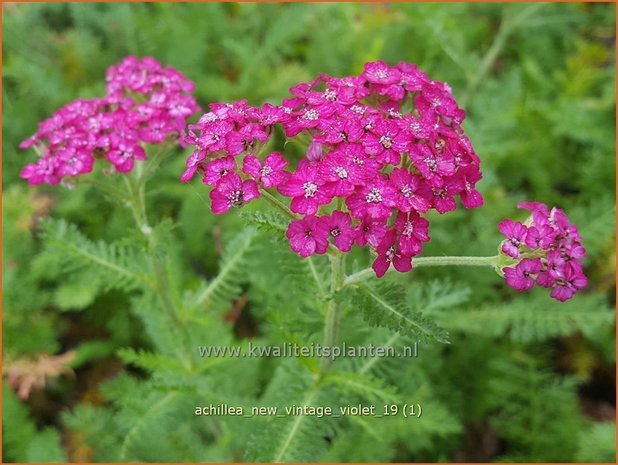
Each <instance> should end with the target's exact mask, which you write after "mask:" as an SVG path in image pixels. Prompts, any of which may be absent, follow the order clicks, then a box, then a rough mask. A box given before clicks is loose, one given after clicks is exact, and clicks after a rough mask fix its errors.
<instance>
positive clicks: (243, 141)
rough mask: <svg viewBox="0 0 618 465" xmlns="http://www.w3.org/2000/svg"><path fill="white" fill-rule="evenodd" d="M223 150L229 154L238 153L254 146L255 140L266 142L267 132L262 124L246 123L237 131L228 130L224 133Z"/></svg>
mask: <svg viewBox="0 0 618 465" xmlns="http://www.w3.org/2000/svg"><path fill="white" fill-rule="evenodd" d="M225 137H226V141H225V150H226V152H227V153H228V154H230V155H238V154H240V153H242V152H244V151H246V150H251V149H253V148H254V147H255V142H256V141H258V142H262V143H263V142H266V141H267V140H268V134H267V133H266V132H265V131H264V130H263V129H262V126H260V125H258V124H255V123H248V124H246V125H245V126H243V127H242V128H241V129H240V130H239V131H230V132H228V133H227V134H226V136H225Z"/></svg>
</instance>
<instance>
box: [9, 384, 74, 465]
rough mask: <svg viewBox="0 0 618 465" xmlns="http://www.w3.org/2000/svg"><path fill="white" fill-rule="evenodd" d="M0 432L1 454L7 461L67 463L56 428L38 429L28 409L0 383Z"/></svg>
mask: <svg viewBox="0 0 618 465" xmlns="http://www.w3.org/2000/svg"><path fill="white" fill-rule="evenodd" d="M2 432H3V437H2V444H3V446H4V447H3V449H4V450H3V453H4V455H5V457H7V458H8V459H9V460H10V461H14V462H43V461H45V462H66V454H65V452H64V451H63V450H62V448H61V447H60V435H59V434H58V431H57V430H55V429H53V428H45V429H43V430H42V431H38V430H37V428H36V426H35V424H34V421H33V420H32V419H31V418H30V417H29V415H28V409H27V408H26V406H25V405H23V404H22V403H20V401H19V399H17V396H16V395H15V393H14V392H13V391H12V390H11V388H10V387H9V386H7V385H6V383H5V384H4V385H3V386H2Z"/></svg>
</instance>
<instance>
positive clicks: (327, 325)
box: [319, 253, 345, 377]
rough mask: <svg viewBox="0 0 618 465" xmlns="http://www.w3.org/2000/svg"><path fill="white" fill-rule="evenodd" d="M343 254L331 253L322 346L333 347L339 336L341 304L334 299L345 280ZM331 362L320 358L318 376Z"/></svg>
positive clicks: (324, 372) (322, 373) (323, 372)
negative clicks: (327, 301) (327, 300)
mask: <svg viewBox="0 0 618 465" xmlns="http://www.w3.org/2000/svg"><path fill="white" fill-rule="evenodd" d="M344 259H345V256H344V255H343V254H342V253H337V254H334V255H331V257H330V264H331V275H330V276H331V278H330V291H331V294H332V295H331V300H330V302H329V304H328V310H327V311H326V320H325V322H324V339H323V342H322V345H323V346H324V347H333V346H334V345H336V344H337V337H338V336H339V320H340V317H341V304H340V303H339V302H337V300H336V299H335V293H336V292H337V291H338V290H339V289H341V288H342V287H343V284H344V282H345V261H344ZM331 363H332V359H330V358H328V357H323V358H322V359H321V360H320V368H319V376H320V377H322V376H324V374H326V372H327V371H328V368H329V367H330V365H331Z"/></svg>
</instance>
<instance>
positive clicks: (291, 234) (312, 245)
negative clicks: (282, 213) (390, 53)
mask: <svg viewBox="0 0 618 465" xmlns="http://www.w3.org/2000/svg"><path fill="white" fill-rule="evenodd" d="M285 235H286V237H287V238H288V240H289V241H290V247H291V248H292V250H293V251H294V252H296V253H297V254H298V255H300V256H301V257H303V258H304V257H309V256H311V255H313V254H314V253H316V254H323V253H325V252H326V249H327V248H328V235H329V231H328V229H327V227H326V225H325V224H324V223H323V222H322V221H320V220H319V219H318V218H317V217H316V216H314V215H307V216H305V217H304V218H300V219H297V220H292V222H290V224H289V226H288V229H287V231H286V232H285Z"/></svg>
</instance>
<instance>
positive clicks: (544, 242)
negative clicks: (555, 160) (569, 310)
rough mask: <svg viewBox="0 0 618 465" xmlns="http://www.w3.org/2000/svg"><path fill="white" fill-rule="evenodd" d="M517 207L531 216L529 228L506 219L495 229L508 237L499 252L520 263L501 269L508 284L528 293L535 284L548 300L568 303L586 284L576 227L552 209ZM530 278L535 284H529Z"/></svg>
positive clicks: (539, 205) (538, 205)
mask: <svg viewBox="0 0 618 465" xmlns="http://www.w3.org/2000/svg"><path fill="white" fill-rule="evenodd" d="M518 206H519V207H520V208H524V209H526V210H529V211H530V212H531V215H530V217H529V218H528V219H527V220H526V221H525V224H526V225H528V226H525V225H524V224H522V223H520V222H514V221H512V220H509V219H507V220H504V221H502V222H501V223H500V225H499V228H498V229H500V232H502V233H503V234H504V235H505V236H506V237H507V240H505V241H504V242H503V243H502V252H503V253H505V254H506V255H508V256H510V257H512V258H517V259H520V261H519V263H518V264H517V265H516V266H515V267H514V268H513V267H505V268H503V272H504V275H505V277H506V280H507V284H509V285H510V286H511V287H514V288H515V289H517V290H528V289H530V288H531V287H532V286H533V284H534V283H536V284H538V285H539V286H541V287H545V288H548V289H551V293H550V295H551V297H553V298H555V299H557V300H559V301H565V300H568V299H570V298H571V297H573V295H574V294H575V293H576V292H578V291H579V290H581V289H582V288H584V287H585V286H586V285H587V283H588V279H587V278H586V275H585V274H584V271H583V266H582V262H581V260H582V259H583V258H585V256H586V249H585V248H584V247H583V246H582V245H581V236H580V235H579V233H578V231H577V227H576V226H575V225H573V224H571V223H570V222H569V219H568V218H567V216H566V214H565V213H564V212H563V211H562V210H560V209H557V208H555V207H554V208H552V209H551V210H550V209H549V208H548V207H547V206H546V205H544V204H542V203H537V202H526V203H521V204H519V205H518ZM532 262H534V265H531V263H532ZM532 278H534V280H535V281H533V282H532V284H531V281H530V280H531V279H532Z"/></svg>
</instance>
